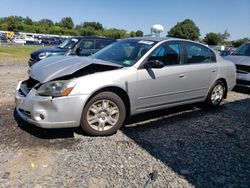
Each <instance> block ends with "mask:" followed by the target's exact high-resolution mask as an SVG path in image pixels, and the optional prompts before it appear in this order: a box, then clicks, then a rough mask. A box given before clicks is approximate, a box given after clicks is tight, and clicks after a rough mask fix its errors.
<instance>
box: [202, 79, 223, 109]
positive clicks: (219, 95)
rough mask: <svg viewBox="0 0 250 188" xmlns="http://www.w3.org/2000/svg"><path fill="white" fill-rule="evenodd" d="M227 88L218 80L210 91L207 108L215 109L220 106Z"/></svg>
mask: <svg viewBox="0 0 250 188" xmlns="http://www.w3.org/2000/svg"><path fill="white" fill-rule="evenodd" d="M225 92H226V86H225V84H224V82H223V81H221V80H218V81H216V82H215V84H214V85H213V86H212V88H211V89H210V91H209V93H208V96H207V99H206V101H205V105H206V107H209V108H213V107H216V106H218V105H219V104H220V103H221V101H222V99H223V97H224V96H225Z"/></svg>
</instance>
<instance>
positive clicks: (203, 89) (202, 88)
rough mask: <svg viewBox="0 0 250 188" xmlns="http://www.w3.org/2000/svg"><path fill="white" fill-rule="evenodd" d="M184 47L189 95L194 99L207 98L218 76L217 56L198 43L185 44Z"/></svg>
mask: <svg viewBox="0 0 250 188" xmlns="http://www.w3.org/2000/svg"><path fill="white" fill-rule="evenodd" d="M183 47H184V51H185V61H184V66H185V69H186V70H187V71H186V74H185V76H186V77H187V78H188V80H189V87H190V92H189V94H190V95H192V96H193V97H201V96H203V97H206V95H207V93H208V91H209V89H210V87H211V85H212V84H213V83H214V82H215V80H216V78H217V74H218V64H217V62H216V56H215V54H214V52H213V51H212V50H210V49H209V48H207V47H205V46H203V45H200V44H197V43H193V42H183Z"/></svg>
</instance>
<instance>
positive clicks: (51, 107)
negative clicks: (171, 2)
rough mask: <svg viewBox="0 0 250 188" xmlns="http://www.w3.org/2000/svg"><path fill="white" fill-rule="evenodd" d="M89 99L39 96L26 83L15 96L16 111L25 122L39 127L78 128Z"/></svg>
mask: <svg viewBox="0 0 250 188" xmlns="http://www.w3.org/2000/svg"><path fill="white" fill-rule="evenodd" d="M87 98H88V95H75V96H66V97H56V98H52V97H50V96H49V97H47V96H38V95H37V94H36V89H35V88H32V89H31V90H30V91H29V89H28V88H27V86H26V84H25V82H19V83H18V86H17V88H16V94H15V102H16V111H17V113H18V115H19V116H20V117H21V118H22V119H23V120H25V121H27V122H29V123H31V124H34V125H36V126H38V127H42V128H66V127H78V126H79V125H80V120H81V115H82V110H83V107H84V104H85V102H86V101H87Z"/></svg>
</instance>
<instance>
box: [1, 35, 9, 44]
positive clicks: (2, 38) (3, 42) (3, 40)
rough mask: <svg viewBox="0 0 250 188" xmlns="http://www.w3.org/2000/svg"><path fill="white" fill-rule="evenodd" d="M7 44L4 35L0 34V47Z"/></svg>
mask: <svg viewBox="0 0 250 188" xmlns="http://www.w3.org/2000/svg"><path fill="white" fill-rule="evenodd" d="M7 42H8V38H7V37H6V36H5V35H4V34H1V33H0V45H2V44H7Z"/></svg>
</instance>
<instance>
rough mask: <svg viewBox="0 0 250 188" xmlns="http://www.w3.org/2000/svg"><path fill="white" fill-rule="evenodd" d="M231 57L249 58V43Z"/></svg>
mask: <svg viewBox="0 0 250 188" xmlns="http://www.w3.org/2000/svg"><path fill="white" fill-rule="evenodd" d="M232 55H238V56H250V43H246V44H243V45H242V46H240V47H239V48H238V49H237V50H235V51H234V52H233V53H232Z"/></svg>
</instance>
